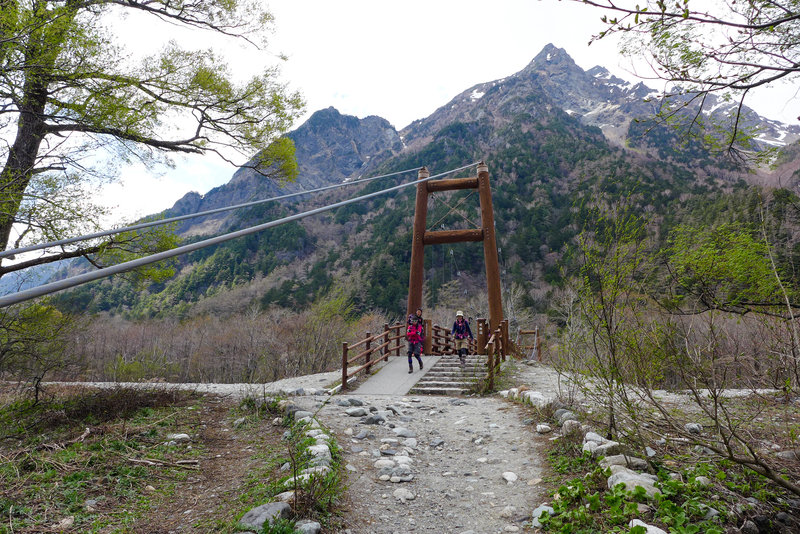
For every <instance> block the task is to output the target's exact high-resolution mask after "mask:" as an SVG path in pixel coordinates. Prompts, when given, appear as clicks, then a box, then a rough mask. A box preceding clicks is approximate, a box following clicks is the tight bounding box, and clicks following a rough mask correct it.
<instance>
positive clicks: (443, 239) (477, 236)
mask: <svg viewBox="0 0 800 534" xmlns="http://www.w3.org/2000/svg"><path fill="white" fill-rule="evenodd" d="M464 241H483V230H482V229H480V228H476V229H473V230H440V231H437V232H425V237H424V239H423V242H424V243H425V244H426V245H441V244H443V243H462V242H464Z"/></svg>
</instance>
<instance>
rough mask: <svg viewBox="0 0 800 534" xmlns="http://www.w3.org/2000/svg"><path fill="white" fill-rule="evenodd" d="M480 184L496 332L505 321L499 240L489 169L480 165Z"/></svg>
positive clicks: (491, 312) (492, 327)
mask: <svg viewBox="0 0 800 534" xmlns="http://www.w3.org/2000/svg"><path fill="white" fill-rule="evenodd" d="M478 182H479V183H480V188H479V189H478V191H479V192H480V200H481V225H482V226H483V236H484V238H483V258H484V261H485V263H486V285H487V288H488V290H489V331H490V332H494V331H495V330H497V328H499V327H500V322H501V321H502V320H503V302H502V299H501V296H500V263H499V262H498V259H497V240H496V238H495V233H494V209H493V208H492V189H491V186H490V185H489V167H488V166H487V165H486V163H483V162H481V163H480V165H478Z"/></svg>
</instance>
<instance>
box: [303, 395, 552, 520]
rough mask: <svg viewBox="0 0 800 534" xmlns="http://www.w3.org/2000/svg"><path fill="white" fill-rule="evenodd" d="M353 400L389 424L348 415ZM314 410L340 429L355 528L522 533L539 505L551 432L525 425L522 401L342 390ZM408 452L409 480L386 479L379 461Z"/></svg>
mask: <svg viewBox="0 0 800 534" xmlns="http://www.w3.org/2000/svg"><path fill="white" fill-rule="evenodd" d="M351 398H352V399H356V402H359V401H361V402H363V403H364V406H363V408H364V409H365V410H367V411H369V409H370V408H377V410H378V412H377V414H384V415H386V416H387V417H386V422H385V423H384V424H378V425H374V424H365V423H363V422H362V419H363V418H362V417H351V416H349V415H347V413H346V411H347V410H349V409H350V408H352V406H350V407H348V406H342V405H340V404H344V401H347V400H349V399H351ZM389 407H390V408H389ZM388 414H391V415H388ZM317 417H318V419H319V420H320V421H321V422H322V423H323V424H325V425H326V426H328V427H329V428H330V429H331V430H332V431H333V432H334V433H335V434H336V436H337V440H338V442H339V445H340V446H341V447H342V449H343V453H344V457H345V462H346V463H347V464H348V470H349V471H350V477H349V480H348V486H349V494H350V500H351V503H352V504H351V506H352V509H350V510H348V511H346V512H345V517H346V522H347V523H348V526H349V528H348V530H347V531H349V532H351V533H352V534H361V533H364V534H366V533H375V534H384V533H385V534H388V533H402V532H453V533H463V532H473V533H475V534H484V533H486V534H488V533H496V532H519V531H521V530H522V523H523V521H526V520H528V519H529V517H530V514H531V511H532V509H533V508H534V507H536V506H537V504H539V502H540V497H541V495H539V493H540V491H539V488H538V486H539V484H540V482H541V472H542V464H543V458H542V455H541V452H540V451H541V449H542V447H541V446H540V443H541V441H542V440H546V439H547V438H543V437H540V436H538V435H536V433H535V432H534V431H533V428H534V427H533V426H531V425H529V424H524V423H523V422H522V420H523V419H524V418H525V414H524V412H523V410H522V408H520V407H519V406H515V405H512V404H510V403H508V402H505V401H503V400H501V399H497V398H492V397H489V398H448V397H392V396H377V395H372V396H365V395H361V396H355V395H353V396H347V395H343V396H340V397H339V398H337V400H336V402H330V403H328V404H326V405H325V406H324V407H323V408H322V409H321V410H320V412H319V413H318V415H317ZM392 427H394V428H392ZM401 428H402V429H404V430H403V431H400V429H401ZM406 431H408V432H406ZM397 432H400V433H401V435H400V436H398V435H397ZM406 435H407V436H411V435H413V436H414V437H412V438H405V437H403V436H406ZM381 448H383V449H385V450H384V451H381ZM404 456H408V458H409V460H410V462H408V464H409V466H410V472H411V474H412V476H413V479H412V480H410V481H408V482H397V483H393V482H391V481H385V480H381V479H380V474H381V472H382V471H381V469H380V468H379V467H376V461H378V460H381V459H383V463H384V464H385V463H386V460H389V461H391V460H392V459H394V458H399V459H400V460H402V457H404ZM398 463H400V464H402V463H405V461H401V462H398ZM504 474H505V475H504ZM504 476H505V477H506V478H504ZM515 478H516V480H514V479H515ZM509 480H513V481H512V482H509ZM398 490H399V491H398ZM406 491H407V492H410V493H406ZM396 492H397V493H396ZM412 496H413V497H412Z"/></svg>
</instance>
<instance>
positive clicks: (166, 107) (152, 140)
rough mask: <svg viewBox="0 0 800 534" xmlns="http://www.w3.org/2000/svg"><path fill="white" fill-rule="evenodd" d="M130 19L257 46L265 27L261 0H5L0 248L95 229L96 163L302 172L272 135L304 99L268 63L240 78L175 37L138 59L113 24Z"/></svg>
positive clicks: (100, 171) (0, 37)
mask: <svg viewBox="0 0 800 534" xmlns="http://www.w3.org/2000/svg"><path fill="white" fill-rule="evenodd" d="M130 13H140V14H144V15H146V16H151V17H152V18H153V21H152V24H156V25H157V24H164V23H167V24H168V26H167V27H175V26H177V27H184V28H189V29H193V31H205V32H208V33H210V34H218V35H222V36H227V37H231V38H241V39H244V40H246V41H247V42H249V43H251V44H252V45H254V46H262V45H263V44H265V41H263V36H264V33H265V32H264V29H265V27H269V25H270V24H271V22H272V17H271V15H270V14H269V13H268V12H266V11H264V10H263V9H262V8H261V7H260V3H259V2H256V1H255V0H253V1H251V0H229V1H224V2H182V1H179V2H168V1H166V0H132V1H128V2H117V1H114V0H99V1H97V0H92V1H84V0H65V1H54V0H0V102H1V104H0V132H1V135H2V136H3V138H4V142H3V143H2V144H0V161H2V167H0V250H5V249H7V248H8V246H9V244H10V243H13V244H14V245H18V244H27V243H30V242H31V241H32V240H35V239H43V240H51V239H54V238H55V239H59V238H63V237H65V236H66V235H67V234H69V233H71V232H75V231H80V230H83V229H85V228H86V226H91V225H92V223H93V222H94V221H96V220H97V215H98V211H97V210H96V208H95V207H93V206H91V203H90V202H85V201H87V200H89V199H88V198H87V195H86V194H85V193H84V194H83V196H82V195H81V194H80V192H81V191H85V190H86V181H87V180H91V179H97V178H108V177H109V176H113V174H114V172H113V168H110V169H109V168H106V166H107V163H97V162H108V161H114V162H115V163H120V162H121V163H125V162H128V161H133V160H136V161H143V162H145V163H153V162H165V163H169V156H168V155H169V154H171V153H186V154H206V153H209V152H213V153H216V154H218V155H220V156H222V157H223V158H224V159H226V160H228V161H230V162H232V163H236V164H240V165H244V164H245V162H248V163H247V165H249V166H252V167H255V168H257V169H259V170H260V171H262V172H263V173H265V174H268V175H270V176H274V177H280V178H282V179H292V178H293V177H294V176H295V175H296V162H295V161H294V147H293V145H292V143H291V141H289V140H288V139H284V138H281V139H276V138H277V137H278V136H279V135H280V134H281V133H283V132H285V131H286V130H287V129H288V128H289V126H290V125H291V124H292V122H293V120H294V119H295V118H296V117H297V116H298V114H299V113H300V110H301V108H302V106H303V102H302V99H301V98H300V96H299V95H298V94H296V93H292V92H290V91H288V90H287V89H286V87H285V86H284V85H283V84H281V83H279V82H278V81H277V77H278V71H277V70H276V68H274V67H270V68H266V69H265V70H264V72H262V73H260V74H258V75H255V76H253V77H252V78H251V79H250V80H248V81H246V82H244V83H237V82H235V81H234V80H233V78H232V75H231V73H230V72H229V69H228V67H227V64H226V62H225V60H224V58H221V57H220V56H219V55H218V54H216V53H215V52H214V51H213V50H210V49H209V50H187V49H183V48H181V47H180V46H179V44H178V43H176V42H170V43H168V44H167V45H165V46H164V48H163V49H162V50H161V51H160V52H159V53H157V54H155V55H153V56H151V57H147V58H144V59H143V60H142V61H141V62H136V61H134V60H133V59H131V58H130V53H129V52H128V51H127V50H126V49H125V48H124V46H123V44H121V43H119V42H118V40H117V39H115V38H114V36H113V34H112V31H111V30H110V28H109V21H112V20H119V19H120V18H121V17H124V16H126V14H130ZM254 153H256V154H257V157H255V158H252V154H254ZM12 229H13V230H14V232H12ZM14 233H17V234H18V235H19V238H18V239H16V242H13V236H14ZM114 244H115V243H114V242H113V241H111V242H107V243H103V244H100V245H97V246H95V245H90V246H88V247H87V248H85V249H82V250H81V249H79V250H78V251H74V250H70V251H62V252H59V253H55V254H54V255H55V256H56V257H59V258H65V257H70V256H74V255H76V252H78V253H84V254H86V253H89V252H98V251H99V250H100V248H104V249H107V248H108V247H109V246H113V245H114ZM98 247H100V248H98ZM79 255H80V254H79ZM45 257H47V256H45ZM43 261H45V260H42V262H43ZM51 261H52V260H51ZM11 270H15V269H14V267H13V266H5V267H3V270H2V271H0V276H2V274H4V273H7V272H9V271H11Z"/></svg>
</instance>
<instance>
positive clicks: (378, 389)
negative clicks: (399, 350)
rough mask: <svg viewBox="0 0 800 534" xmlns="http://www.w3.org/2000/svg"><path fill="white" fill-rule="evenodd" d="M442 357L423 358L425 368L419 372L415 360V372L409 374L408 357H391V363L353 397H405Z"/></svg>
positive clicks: (354, 392)
mask: <svg viewBox="0 0 800 534" xmlns="http://www.w3.org/2000/svg"><path fill="white" fill-rule="evenodd" d="M439 358H441V356H423V357H422V363H423V364H424V365H425V368H424V369H422V370H421V371H420V370H419V364H418V363H417V360H416V359H415V360H414V372H413V373H411V374H409V372H408V358H407V357H406V356H390V357H389V361H388V362H386V364H385V365H384V366H383V367H381V368H380V370H379V371H378V372H377V373H375V374H374V375H372V376H371V377H369V378H368V379H367V381H366V382H364V383H363V384H361V386H360V387H359V388H358V389H356V390H355V391H353V392H348V394H352V395H405V394H407V393H408V392H409V391H410V390H411V388H412V387H414V385H415V384H416V383H417V381H418V380H419V379H420V378H422V377H423V376H425V374H426V373H427V372H428V371H430V370H431V367H433V366H434V364H436V362H438V361H439Z"/></svg>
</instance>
